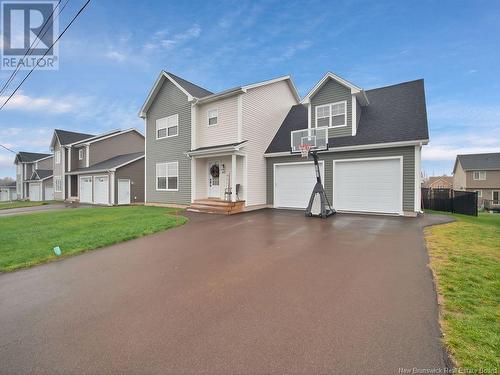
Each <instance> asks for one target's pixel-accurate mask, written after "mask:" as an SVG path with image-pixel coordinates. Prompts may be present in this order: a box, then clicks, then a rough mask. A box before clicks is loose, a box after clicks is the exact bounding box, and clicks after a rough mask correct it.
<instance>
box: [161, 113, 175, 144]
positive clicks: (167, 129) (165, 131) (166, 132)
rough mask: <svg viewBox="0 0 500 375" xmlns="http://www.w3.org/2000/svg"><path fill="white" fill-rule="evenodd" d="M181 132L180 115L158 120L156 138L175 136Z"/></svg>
mask: <svg viewBox="0 0 500 375" xmlns="http://www.w3.org/2000/svg"><path fill="white" fill-rule="evenodd" d="M177 134H179V115H172V116H168V117H163V118H159V119H158V120H156V139H162V138H169V137H175V136H176V135H177Z"/></svg>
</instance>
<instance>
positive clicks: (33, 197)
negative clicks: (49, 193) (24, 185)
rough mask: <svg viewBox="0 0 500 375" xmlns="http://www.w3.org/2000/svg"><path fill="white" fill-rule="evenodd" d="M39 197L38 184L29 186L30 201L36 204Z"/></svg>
mask: <svg viewBox="0 0 500 375" xmlns="http://www.w3.org/2000/svg"><path fill="white" fill-rule="evenodd" d="M41 200H42V197H41V196H40V183H36V184H33V183H32V184H30V201H34V202H38V201H41Z"/></svg>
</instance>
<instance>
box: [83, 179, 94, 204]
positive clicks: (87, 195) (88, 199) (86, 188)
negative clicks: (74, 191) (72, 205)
mask: <svg viewBox="0 0 500 375" xmlns="http://www.w3.org/2000/svg"><path fill="white" fill-rule="evenodd" d="M80 202H82V203H92V177H80Z"/></svg>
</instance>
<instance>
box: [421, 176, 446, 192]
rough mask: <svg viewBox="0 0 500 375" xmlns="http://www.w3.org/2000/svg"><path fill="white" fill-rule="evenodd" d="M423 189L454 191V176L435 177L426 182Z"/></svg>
mask: <svg viewBox="0 0 500 375" xmlns="http://www.w3.org/2000/svg"><path fill="white" fill-rule="evenodd" d="M422 187H424V188H428V189H453V177H452V176H433V177H429V178H428V179H427V180H425V181H424V183H423V185H422Z"/></svg>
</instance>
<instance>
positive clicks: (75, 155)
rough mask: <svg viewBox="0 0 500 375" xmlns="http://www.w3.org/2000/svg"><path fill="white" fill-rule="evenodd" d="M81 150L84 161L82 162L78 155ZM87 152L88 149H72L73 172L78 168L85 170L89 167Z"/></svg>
mask: <svg viewBox="0 0 500 375" xmlns="http://www.w3.org/2000/svg"><path fill="white" fill-rule="evenodd" d="M80 150H83V159H82V160H80V159H79V158H78V153H79V152H80ZM86 152H87V148H86V147H81V148H76V147H71V170H75V169H78V168H85V167H86V166H87V158H86V155H85V153H86Z"/></svg>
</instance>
